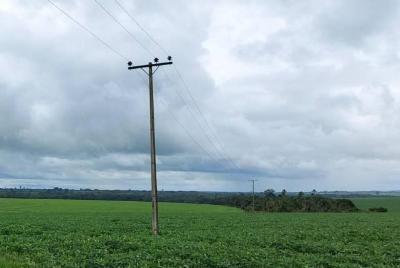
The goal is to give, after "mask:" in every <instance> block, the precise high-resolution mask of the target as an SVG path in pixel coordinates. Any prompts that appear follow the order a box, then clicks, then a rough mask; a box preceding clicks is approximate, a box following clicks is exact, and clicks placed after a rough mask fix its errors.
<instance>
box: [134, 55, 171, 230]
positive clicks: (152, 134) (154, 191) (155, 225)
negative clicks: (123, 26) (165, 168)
mask: <svg viewBox="0 0 400 268" xmlns="http://www.w3.org/2000/svg"><path fill="white" fill-rule="evenodd" d="M169 64H172V57H171V56H168V61H167V62H159V59H158V58H155V59H154V63H152V62H149V63H148V64H145V65H136V66H132V65H133V64H132V62H131V61H130V62H128V70H134V69H141V70H142V71H143V72H145V73H146V74H147V76H148V77H149V100H150V152H151V207H152V218H151V219H152V220H151V229H152V232H153V235H158V233H159V229H158V197H157V163H156V137H155V136H156V135H155V130H154V96H153V95H154V94H153V74H154V73H155V72H156V71H157V69H158V68H159V67H160V66H162V65H169ZM154 67H156V68H155V69H153V68H154ZM146 69H147V70H146Z"/></svg>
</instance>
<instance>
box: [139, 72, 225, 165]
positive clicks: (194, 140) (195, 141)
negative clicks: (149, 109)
mask: <svg viewBox="0 0 400 268" xmlns="http://www.w3.org/2000/svg"><path fill="white" fill-rule="evenodd" d="M138 75H139V73H138ZM139 77H140V79H142V81H143V82H144V83H147V81H146V80H145V79H144V77H143V76H140V75H139ZM143 90H144V88H143ZM155 99H156V102H159V103H163V104H164V105H165V106H168V104H167V103H166V102H165V101H164V100H163V99H160V98H157V97H156V98H155ZM167 112H168V113H169V114H170V115H171V117H172V119H174V121H175V122H176V123H177V124H178V126H180V127H181V128H182V129H183V130H184V131H185V133H186V135H187V136H188V137H189V138H190V139H191V140H192V142H193V143H194V144H196V145H197V146H198V147H199V148H200V149H201V150H202V151H203V152H204V153H205V154H206V155H207V156H208V157H209V158H210V159H212V160H214V161H216V162H219V160H218V159H217V158H215V156H213V155H212V154H211V153H210V152H209V151H208V150H207V149H206V148H205V147H204V146H203V145H201V143H200V142H198V141H197V140H196V139H195V138H194V136H193V135H192V134H190V131H189V130H188V129H187V128H186V127H185V125H184V124H183V123H182V122H181V121H179V119H178V117H177V116H176V115H175V114H174V113H173V112H172V111H171V110H169V109H167Z"/></svg>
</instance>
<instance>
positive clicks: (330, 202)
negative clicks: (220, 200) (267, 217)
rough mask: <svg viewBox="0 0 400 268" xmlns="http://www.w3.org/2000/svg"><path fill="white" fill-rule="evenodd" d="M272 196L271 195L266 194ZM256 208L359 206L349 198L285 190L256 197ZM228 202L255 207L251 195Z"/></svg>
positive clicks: (299, 209)
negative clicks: (277, 193) (294, 194)
mask: <svg viewBox="0 0 400 268" xmlns="http://www.w3.org/2000/svg"><path fill="white" fill-rule="evenodd" d="M266 196H270V195H266ZM254 203H255V210H256V211H265V212H356V211H358V209H357V207H356V206H355V205H354V204H353V202H352V201H351V200H349V199H333V198H327V197H322V196H318V195H311V196H304V195H301V194H299V195H298V196H287V194H286V191H285V190H283V191H282V193H281V194H280V195H279V196H272V197H257V198H255V202H254ZM227 204H233V205H234V206H236V207H240V208H242V209H244V210H247V211H249V210H252V209H253V201H252V197H251V196H250V195H241V196H234V197H231V198H230V200H227Z"/></svg>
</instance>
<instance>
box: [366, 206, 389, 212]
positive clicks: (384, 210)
mask: <svg viewBox="0 0 400 268" xmlns="http://www.w3.org/2000/svg"><path fill="white" fill-rule="evenodd" d="M368 210H369V211H371V212H387V211H388V210H387V208H384V207H378V208H369V209H368Z"/></svg>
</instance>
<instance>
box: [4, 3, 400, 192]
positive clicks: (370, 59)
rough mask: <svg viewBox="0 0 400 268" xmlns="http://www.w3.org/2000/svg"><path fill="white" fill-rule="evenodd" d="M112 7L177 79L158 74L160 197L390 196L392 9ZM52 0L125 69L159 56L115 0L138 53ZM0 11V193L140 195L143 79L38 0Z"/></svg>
mask: <svg viewBox="0 0 400 268" xmlns="http://www.w3.org/2000/svg"><path fill="white" fill-rule="evenodd" d="M121 2H122V3H123V4H124V6H126V7H127V9H128V10H129V11H130V12H131V13H132V14H133V15H134V16H135V17H136V19H137V20H138V21H140V22H141V23H142V25H144V26H145V27H146V29H147V30H148V31H149V32H150V33H151V34H153V36H154V37H155V38H156V39H157V41H158V42H159V43H161V44H162V45H163V47H165V49H167V50H168V52H169V53H170V54H171V55H172V56H173V57H174V64H176V66H177V69H178V70H179V74H178V73H177V72H176V71H175V69H174V67H171V66H168V67H166V68H162V70H161V69H160V70H159V71H157V73H156V80H155V85H156V87H155V88H156V100H157V101H156V131H157V149H158V163H159V166H158V168H159V181H160V187H159V188H160V189H161V188H163V189H165V190H185V189H186V190H219V191H247V190H250V187H249V185H248V181H247V180H248V179H249V178H254V177H256V178H257V179H258V182H257V187H258V190H263V189H265V188H271V187H274V188H277V189H281V188H286V189H288V190H310V189H313V188H317V189H321V190H323V189H375V188H376V189H393V188H399V186H400V184H399V182H398V181H396V177H397V176H398V175H400V174H399V173H400V172H399V170H398V169H397V168H396V165H398V162H399V156H400V148H399V146H397V145H396V144H398V143H399V138H398V137H400V135H399V134H400V133H399V130H398V129H400V128H399V124H400V122H399V119H398V118H397V114H399V97H400V93H399V91H398V86H399V81H398V78H397V76H398V75H397V74H398V68H399V52H398V44H399V40H400V39H399V35H398V31H397V29H396V27H395V26H396V25H398V22H399V21H398V18H397V17H398V16H397V13H398V7H397V6H398V4H397V2H396V1H389V0H388V1H383V2H379V3H378V2H376V1H350V2H349V1H326V2H323V3H322V2H320V1H303V2H298V1H267V2H265V1H256V0H254V1H249V2H248V3H240V2H232V1H218V2H213V1H205V2H204V1H203V2H192V3H191V4H190V5H189V4H188V3H187V2H186V1H173V2H170V1H169V2H168V3H167V2H164V1H152V2H150V3H148V2H146V3H145V2H139V1H133V2H129V1H121ZM56 3H57V4H58V5H60V6H61V7H62V8H64V9H65V10H67V11H68V12H69V13H70V14H71V15H72V16H74V18H76V19H77V20H79V21H80V22H82V23H83V24H84V25H85V26H86V27H88V28H89V29H90V30H91V31H93V32H94V33H95V34H97V35H99V36H100V37H101V38H102V39H104V41H105V42H107V43H108V44H110V45H111V46H112V47H113V48H114V49H116V50H117V51H118V53H120V54H122V56H123V57H127V58H130V59H132V60H133V61H134V62H135V63H145V62H148V61H149V60H151V59H152V57H153V56H158V57H159V58H162V59H163V58H164V57H166V56H167V55H165V53H164V52H163V51H162V50H161V49H159V48H158V46H157V45H156V44H154V43H152V42H151V40H150V39H149V38H148V37H147V36H146V34H145V33H143V32H142V31H141V30H140V29H139V28H138V27H137V25H135V23H134V22H132V21H131V20H130V19H129V17H128V16H126V14H124V13H123V12H122V11H121V10H120V9H119V8H118V6H117V5H115V4H114V2H107V1H101V3H103V4H104V6H105V7H106V8H107V9H108V10H110V12H111V13H112V14H113V15H114V16H115V17H116V18H117V19H118V20H120V21H121V23H123V24H124V25H126V26H127V27H128V29H129V31H131V32H132V34H134V36H135V37H136V38H137V39H138V40H139V41H140V44H138V43H137V42H136V41H134V40H133V39H132V38H131V37H130V36H129V35H128V34H127V33H126V32H125V31H124V30H123V29H122V28H121V27H119V26H118V25H117V24H115V23H114V21H113V20H112V19H111V18H109V17H108V16H107V15H106V14H105V13H104V12H103V11H102V9H101V8H99V7H98V6H97V5H96V4H95V3H94V2H87V3H86V2H85V3H82V2H79V1H57V2H56ZM0 13H1V15H0V23H1V25H2V32H3V34H2V35H1V36H0V72H1V73H2V77H1V78H0V114H1V115H0V160H1V161H0V163H1V164H0V185H1V186H3V187H5V186H19V185H25V186H29V187H53V186H58V187H74V188H80V187H82V188H83V187H92V188H131V189H148V188H149V186H150V183H149V172H148V170H149V157H148V151H149V142H148V135H149V130H148V92H147V88H146V87H147V82H146V80H145V76H144V75H142V74H141V73H140V72H132V71H128V70H127V68H126V62H125V59H124V58H121V57H119V56H118V55H115V53H114V52H113V51H111V50H109V49H108V48H107V47H105V46H104V45H103V44H102V43H101V42H99V41H98V40H96V39H95V38H93V36H91V35H90V34H87V33H86V32H85V31H83V30H82V29H81V28H79V26H77V25H76V24H74V23H73V22H71V21H70V20H69V19H68V18H67V17H65V16H64V15H63V14H62V13H60V12H59V11H58V10H57V9H55V8H54V7H53V6H52V5H50V4H49V3H47V2H32V1H23V0H20V1H3V2H2V4H1V5H0ZM143 47H145V48H146V49H147V50H150V51H151V53H148V52H146V50H145V49H143ZM180 75H181V76H182V77H183V78H184V81H185V84H183V83H182V81H181V80H180ZM186 87H188V88H189V89H190V92H188V91H187V89H186ZM193 99H195V100H196V103H194V102H193ZM198 110H201V114H199V112H198ZM204 118H205V120H204ZM215 136H218V137H215ZM199 144H200V146H199ZM215 147H218V148H222V150H216V149H215ZM219 151H223V152H219ZM228 158H229V159H228ZM232 162H233V163H232ZM238 167H239V168H238Z"/></svg>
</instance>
